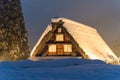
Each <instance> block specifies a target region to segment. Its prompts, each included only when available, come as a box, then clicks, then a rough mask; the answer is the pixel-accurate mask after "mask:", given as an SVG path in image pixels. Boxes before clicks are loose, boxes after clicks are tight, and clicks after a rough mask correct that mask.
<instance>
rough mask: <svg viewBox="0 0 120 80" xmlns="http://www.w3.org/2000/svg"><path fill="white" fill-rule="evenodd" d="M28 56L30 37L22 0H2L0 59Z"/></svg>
mask: <svg viewBox="0 0 120 80" xmlns="http://www.w3.org/2000/svg"><path fill="white" fill-rule="evenodd" d="M28 56H29V46H28V38H27V31H26V29H25V24H24V18H23V14H22V8H21V3H20V0H0V59H1V60H12V61H16V60H21V59H26V58H27V57H28Z"/></svg>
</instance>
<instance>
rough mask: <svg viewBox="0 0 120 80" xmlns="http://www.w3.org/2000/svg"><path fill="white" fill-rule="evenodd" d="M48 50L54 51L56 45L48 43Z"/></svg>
mask: <svg viewBox="0 0 120 80" xmlns="http://www.w3.org/2000/svg"><path fill="white" fill-rule="evenodd" d="M48 51H49V52H56V45H54V44H51V45H49V49H48Z"/></svg>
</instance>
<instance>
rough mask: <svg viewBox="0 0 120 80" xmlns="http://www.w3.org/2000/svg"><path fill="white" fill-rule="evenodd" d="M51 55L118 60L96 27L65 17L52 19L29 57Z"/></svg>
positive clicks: (106, 60) (109, 60) (107, 60)
mask: <svg viewBox="0 0 120 80" xmlns="http://www.w3.org/2000/svg"><path fill="white" fill-rule="evenodd" d="M51 56H52V57H81V58H85V59H98V60H102V61H105V62H107V63H112V62H116V61H118V58H117V56H116V55H115V54H114V53H113V52H112V50H111V49H110V48H109V46H108V45H107V44H106V43H105V42H104V40H103V39H102V38H101V37H100V35H99V34H98V32H97V31H96V29H94V28H92V27H89V26H87V25H84V24H81V23H78V22H75V21H72V20H69V19H66V18H57V19H52V22H51V24H50V25H48V27H47V28H46V29H45V31H44V32H43V34H42V35H41V37H40V39H39V40H38V42H37V44H36V45H35V47H34V48H33V50H32V52H31V55H30V59H35V58H36V59H37V58H39V59H40V58H43V57H44V58H45V57H46V58H48V57H51ZM52 57H51V58H52Z"/></svg>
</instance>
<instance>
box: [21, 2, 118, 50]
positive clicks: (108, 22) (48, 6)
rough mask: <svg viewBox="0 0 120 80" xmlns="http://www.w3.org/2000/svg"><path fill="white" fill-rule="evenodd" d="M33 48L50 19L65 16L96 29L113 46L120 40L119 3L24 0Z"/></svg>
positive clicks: (23, 4) (30, 42)
mask: <svg viewBox="0 0 120 80" xmlns="http://www.w3.org/2000/svg"><path fill="white" fill-rule="evenodd" d="M21 1H22V9H23V14H24V18H25V24H26V28H27V31H28V35H29V44H30V48H31V49H32V48H33V46H34V45H35V44H36V42H37V40H38V38H39V37H40V36H41V34H42V32H43V31H44V29H45V28H46V27H47V25H48V24H50V21H51V18H58V17H64V18H68V19H72V20H75V21H77V22H80V23H83V24H86V25H89V26H91V27H93V28H96V29H97V31H98V32H99V34H100V35H101V36H102V37H103V39H104V40H105V42H107V43H108V44H109V45H110V46H111V45H112V44H113V43H114V42H115V41H116V40H119V39H120V37H119V35H120V0H21Z"/></svg>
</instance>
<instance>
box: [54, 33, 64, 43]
mask: <svg viewBox="0 0 120 80" xmlns="http://www.w3.org/2000/svg"><path fill="white" fill-rule="evenodd" d="M56 41H64V35H63V34H57V35H56Z"/></svg>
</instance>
